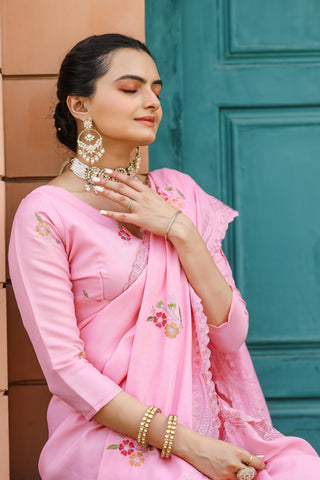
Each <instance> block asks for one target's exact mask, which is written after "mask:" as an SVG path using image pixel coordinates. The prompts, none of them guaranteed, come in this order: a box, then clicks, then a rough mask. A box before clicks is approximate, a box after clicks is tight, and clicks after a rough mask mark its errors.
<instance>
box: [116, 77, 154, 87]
mask: <svg viewBox="0 0 320 480" xmlns="http://www.w3.org/2000/svg"><path fill="white" fill-rule="evenodd" d="M128 79H129V80H137V81H138V82H140V83H147V80H146V79H145V78H142V77H139V76H138V75H122V76H121V77H119V78H117V79H116V80H115V82H118V81H119V80H128ZM152 85H161V86H162V81H161V80H160V79H159V80H155V81H154V82H152Z"/></svg>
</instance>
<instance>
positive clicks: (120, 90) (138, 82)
mask: <svg viewBox="0 0 320 480" xmlns="http://www.w3.org/2000/svg"><path fill="white" fill-rule="evenodd" d="M160 90H161V80H160V78H159V73H158V71H157V67H156V65H155V63H154V61H153V60H152V58H151V57H150V56H149V55H148V54H147V53H145V52H143V51H140V50H134V49H130V48H123V49H120V50H116V51H115V52H114V53H113V54H112V57H111V65H110V68H109V70H108V72H107V73H106V74H105V75H104V76H103V77H101V78H100V79H99V80H98V81H97V84H96V92H95V93H94V95H92V96H91V97H90V99H89V101H88V102H86V103H87V104H88V111H89V115H90V118H91V120H92V121H93V123H94V126H95V127H96V128H97V130H98V131H99V132H100V134H101V135H102V136H103V137H104V138H103V139H104V140H105V142H104V143H105V145H106V147H107V148H108V143H109V144H110V142H113V141H122V142H127V143H128V144H130V145H131V144H132V146H137V145H149V144H150V143H152V142H153V141H154V140H155V138H156V133H157V130H158V126H159V123H160V121H161V118H162V109H161V104H160V100H159V93H160Z"/></svg>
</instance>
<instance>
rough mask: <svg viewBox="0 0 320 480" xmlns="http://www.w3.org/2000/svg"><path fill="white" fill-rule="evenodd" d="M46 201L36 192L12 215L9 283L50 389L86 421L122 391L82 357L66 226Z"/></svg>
mask: <svg viewBox="0 0 320 480" xmlns="http://www.w3.org/2000/svg"><path fill="white" fill-rule="evenodd" d="M45 204H46V202H45V201H44V199H43V198H42V196H41V195H40V194H38V195H37V194H34V195H31V196H29V197H27V198H26V199H25V200H23V202H22V204H21V205H20V207H19V209H18V211H17V213H16V216H15V219H14V223H13V228H12V233H11V239H10V245H9V267H10V275H11V280H12V285H13V289H14V292H15V296H16V299H17V303H18V307H19V310H20V313H21V317H22V320H23V323H24V326H25V328H26V330H27V332H28V334H29V336H30V339H31V341H32V343H33V346H34V349H35V351H36V355H37V357H38V360H39V363H40V365H41V368H42V370H43V372H44V375H45V377H46V380H47V383H48V387H49V390H50V391H51V393H52V394H54V395H57V396H58V397H60V398H61V399H62V400H63V401H65V402H67V403H68V404H70V405H71V406H72V407H73V408H74V409H75V410H77V411H79V412H81V413H82V414H83V416H84V417H85V418H86V419H87V420H90V419H91V418H92V416H93V415H95V413H96V412H97V411H99V410H100V408H102V407H103V406H104V405H105V404H107V403H108V402H109V401H110V400H112V399H113V398H114V397H115V396H116V395H117V394H118V393H120V392H121V391H122V390H121V388H120V387H119V386H118V385H117V384H116V383H115V382H113V381H112V380H111V379H110V378H108V377H106V376H105V375H103V374H102V373H101V372H100V371H99V370H98V369H97V368H95V367H94V366H93V365H92V364H91V363H90V362H88V361H87V360H86V358H85V346H84V344H83V342H82V340H81V337H80V331H79V328H78V325H77V320H76V314H75V308H74V298H73V292H72V282H71V277H70V271H69V262H68V254H67V251H66V247H65V233H64V227H63V224H62V222H61V220H59V215H58V213H57V212H55V211H54V207H51V206H50V205H49V207H48V208H46V205H45ZM39 207H40V208H39Z"/></svg>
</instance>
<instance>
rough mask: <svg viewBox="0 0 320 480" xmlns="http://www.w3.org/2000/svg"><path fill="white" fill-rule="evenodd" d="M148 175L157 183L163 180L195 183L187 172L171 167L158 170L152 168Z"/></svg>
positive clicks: (165, 181)
mask: <svg viewBox="0 0 320 480" xmlns="http://www.w3.org/2000/svg"><path fill="white" fill-rule="evenodd" d="M149 175H150V176H151V177H152V178H153V179H154V180H155V181H157V182H158V183H160V182H164V183H168V182H179V183H186V184H188V185H189V184H190V185H191V184H195V185H196V182H195V181H194V180H193V179H192V178H191V177H190V175H188V174H187V173H183V172H179V171H178V170H175V169H173V168H159V169H158V170H153V171H152V172H150V173H149Z"/></svg>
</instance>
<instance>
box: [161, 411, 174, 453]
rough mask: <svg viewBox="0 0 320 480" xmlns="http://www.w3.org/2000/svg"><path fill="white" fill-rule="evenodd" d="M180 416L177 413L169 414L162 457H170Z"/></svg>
mask: <svg viewBox="0 0 320 480" xmlns="http://www.w3.org/2000/svg"><path fill="white" fill-rule="evenodd" d="M177 420H178V417H177V416H176V415H169V417H168V425H167V430H166V434H165V436H164V442H163V446H162V450H161V457H162V458H169V457H170V455H171V450H172V446H173V440H174V435H175V433H176V427H177Z"/></svg>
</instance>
